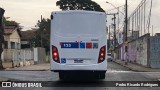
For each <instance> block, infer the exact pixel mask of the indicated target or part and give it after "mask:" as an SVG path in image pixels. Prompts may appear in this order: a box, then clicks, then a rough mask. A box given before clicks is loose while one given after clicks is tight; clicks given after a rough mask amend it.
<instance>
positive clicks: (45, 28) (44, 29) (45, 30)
mask: <svg viewBox="0 0 160 90" xmlns="http://www.w3.org/2000/svg"><path fill="white" fill-rule="evenodd" d="M37 27H38V30H37V31H36V32H35V34H36V35H35V38H33V39H31V40H30V43H31V44H32V45H33V46H34V47H41V37H42V45H43V46H42V47H44V48H46V50H47V51H48V50H49V48H50V19H45V18H43V19H42V21H38V23H37Z"/></svg>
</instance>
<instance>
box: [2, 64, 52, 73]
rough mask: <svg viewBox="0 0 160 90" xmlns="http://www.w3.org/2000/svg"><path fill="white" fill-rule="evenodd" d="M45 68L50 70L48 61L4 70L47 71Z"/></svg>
mask: <svg viewBox="0 0 160 90" xmlns="http://www.w3.org/2000/svg"><path fill="white" fill-rule="evenodd" d="M47 70H50V64H49V63H45V64H37V65H30V66H24V67H14V68H6V69H5V71H47Z"/></svg>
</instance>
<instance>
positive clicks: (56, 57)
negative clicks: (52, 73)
mask: <svg viewBox="0 0 160 90" xmlns="http://www.w3.org/2000/svg"><path fill="white" fill-rule="evenodd" d="M52 58H53V60H54V61H55V62H57V63H60V60H59V54H58V49H57V48H56V47H55V46H53V45H52Z"/></svg>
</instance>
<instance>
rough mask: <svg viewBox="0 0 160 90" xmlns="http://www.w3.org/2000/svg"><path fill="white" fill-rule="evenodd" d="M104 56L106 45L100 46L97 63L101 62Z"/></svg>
mask: <svg viewBox="0 0 160 90" xmlns="http://www.w3.org/2000/svg"><path fill="white" fill-rule="evenodd" d="M105 57H106V46H103V47H101V49H100V51H99V57H98V63H101V62H103V61H104V60H105Z"/></svg>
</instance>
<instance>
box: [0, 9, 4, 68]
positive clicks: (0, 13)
mask: <svg viewBox="0 0 160 90" xmlns="http://www.w3.org/2000/svg"><path fill="white" fill-rule="evenodd" d="M4 12H5V10H4V9H2V8H0V70H2V69H4V68H3V64H2V59H1V54H2V52H3V48H2V44H3V43H4V36H3V35H4V30H3V22H2V18H3V14H4Z"/></svg>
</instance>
